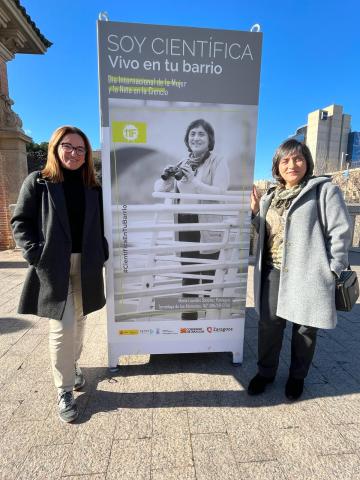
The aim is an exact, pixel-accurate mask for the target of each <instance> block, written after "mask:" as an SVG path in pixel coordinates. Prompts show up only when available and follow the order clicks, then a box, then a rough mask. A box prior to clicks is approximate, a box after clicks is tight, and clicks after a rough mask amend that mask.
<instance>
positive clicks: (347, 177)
mask: <svg viewBox="0 0 360 480" xmlns="http://www.w3.org/2000/svg"><path fill="white" fill-rule="evenodd" d="M348 156H349V154H348V153H345V152H342V154H341V157H342V158H341V167H343V165H344V159H345V165H346V170H345V171H344V173H343V176H344V177H345V178H346V180H345V193H344V200H345V202H346V198H347V193H348V184H349V175H350V172H349V167H350V164H351V160H350V161H349V160H348V159H347V157H348Z"/></svg>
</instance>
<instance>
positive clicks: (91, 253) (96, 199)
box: [11, 172, 108, 320]
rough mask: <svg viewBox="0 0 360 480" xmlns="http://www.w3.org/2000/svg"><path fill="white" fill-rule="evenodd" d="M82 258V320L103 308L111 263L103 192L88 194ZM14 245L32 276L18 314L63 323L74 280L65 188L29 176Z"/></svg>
mask: <svg viewBox="0 0 360 480" xmlns="http://www.w3.org/2000/svg"><path fill="white" fill-rule="evenodd" d="M84 193H85V219H84V230H83V240H82V254H81V282H82V300H83V311H84V315H86V314H88V313H91V312H93V311H95V310H98V309H100V308H102V307H103V306H104V305H105V296H104V282H103V272H102V270H103V266H104V262H105V261H106V260H107V258H108V247H107V242H106V239H105V237H104V234H103V225H102V224H103V222H102V211H101V209H102V198H101V189H100V187H98V188H86V187H84ZM11 225H12V228H13V232H14V237H15V240H16V243H17V245H18V246H19V247H21V248H22V251H23V256H24V258H25V260H26V261H27V262H28V263H29V270H28V273H27V276H26V279H25V283H24V286H23V290H22V293H21V297H20V303H19V309H18V312H19V313H25V314H34V315H39V316H41V317H49V318H55V319H58V320H60V319H61V318H62V316H63V313H64V309H65V304H66V299H67V293H68V287H69V274H70V256H71V233H70V225H69V220H68V213H67V208H66V201H65V195H64V191H63V186H62V184H61V183H52V182H49V181H46V180H44V179H42V178H40V176H39V172H33V173H31V174H30V175H29V176H28V177H27V178H26V179H25V181H24V183H23V185H22V187H21V190H20V194H19V198H18V202H17V204H16V208H15V212H14V215H13V217H12V219H11Z"/></svg>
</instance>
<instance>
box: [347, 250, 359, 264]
mask: <svg viewBox="0 0 360 480" xmlns="http://www.w3.org/2000/svg"><path fill="white" fill-rule="evenodd" d="M349 263H350V265H351V266H354V267H355V266H359V265H360V252H349Z"/></svg>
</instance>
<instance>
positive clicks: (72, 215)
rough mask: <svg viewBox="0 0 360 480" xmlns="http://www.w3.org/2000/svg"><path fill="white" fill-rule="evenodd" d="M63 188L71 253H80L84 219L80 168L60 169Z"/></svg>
mask: <svg viewBox="0 0 360 480" xmlns="http://www.w3.org/2000/svg"><path fill="white" fill-rule="evenodd" d="M62 173H63V176H64V182H63V189H64V194H65V200H66V208H67V212H68V217H69V224H70V231H71V240H72V248H71V252H72V253H81V250H82V238H83V228H84V219H85V193H84V182H83V178H82V168H78V169H77V170H69V169H67V168H63V169H62Z"/></svg>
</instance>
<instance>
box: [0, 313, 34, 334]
mask: <svg viewBox="0 0 360 480" xmlns="http://www.w3.org/2000/svg"><path fill="white" fill-rule="evenodd" d="M32 325H33V324H32V323H31V322H29V321H28V320H24V319H22V318H16V317H0V335H1V334H4V333H7V332H16V331H18V330H27V329H29V328H30V327H31V326H32Z"/></svg>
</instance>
